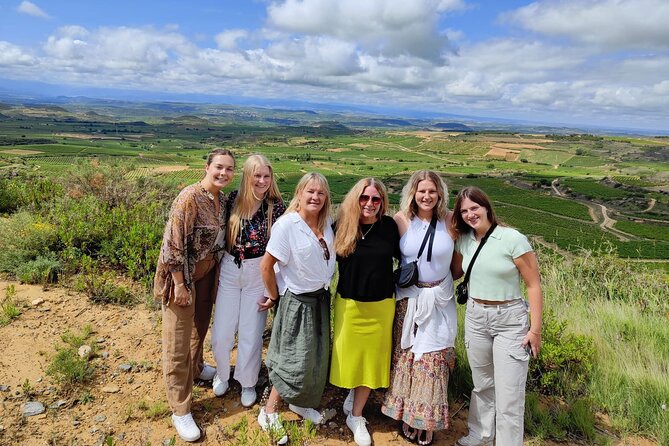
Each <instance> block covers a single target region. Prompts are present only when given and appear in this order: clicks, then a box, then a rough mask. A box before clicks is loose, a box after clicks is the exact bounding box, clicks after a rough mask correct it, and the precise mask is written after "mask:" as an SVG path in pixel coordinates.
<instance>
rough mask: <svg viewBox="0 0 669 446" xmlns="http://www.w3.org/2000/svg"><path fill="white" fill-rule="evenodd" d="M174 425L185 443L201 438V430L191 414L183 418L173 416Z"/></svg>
mask: <svg viewBox="0 0 669 446" xmlns="http://www.w3.org/2000/svg"><path fill="white" fill-rule="evenodd" d="M172 424H173V425H174V427H175V428H176V430H177V433H178V434H179V436H180V437H181V439H182V440H183V441H196V440H197V439H198V438H200V428H199V427H197V424H195V420H193V415H191V414H189V413H187V414H186V415H183V416H178V415H174V414H172Z"/></svg>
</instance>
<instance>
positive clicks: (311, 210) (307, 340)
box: [258, 172, 335, 444]
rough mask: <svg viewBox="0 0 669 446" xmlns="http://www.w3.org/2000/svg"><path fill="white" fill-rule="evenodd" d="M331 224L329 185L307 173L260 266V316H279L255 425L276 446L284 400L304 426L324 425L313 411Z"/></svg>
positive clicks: (326, 326)
mask: <svg viewBox="0 0 669 446" xmlns="http://www.w3.org/2000/svg"><path fill="white" fill-rule="evenodd" d="M331 224H332V221H331V218H330V188H329V186H328V181H327V179H325V177H324V176H323V175H321V174H320V173H316V172H311V173H307V174H306V175H304V176H303V177H302V179H300V181H299V182H298V183H297V187H296V188H295V196H294V197H293V199H292V200H291V202H290V205H289V206H288V209H286V212H285V213H284V215H283V217H281V218H280V219H278V220H277V222H276V223H275V224H274V227H273V228H272V236H271V237H270V239H269V242H268V243H267V249H266V251H265V255H264V256H263V258H262V261H261V263H260V271H261V273H262V278H263V281H264V282H265V289H266V290H267V295H266V298H267V299H266V300H265V302H264V303H263V304H261V308H262V309H267V308H271V307H273V306H274V305H277V310H276V316H275V317H274V322H273V325H272V338H271V339H270V343H269V348H268V351H267V358H266V360H265V364H266V365H267V369H268V370H269V378H270V381H271V384H272V388H271V391H270V394H269V397H268V399H267V404H266V405H265V406H264V407H262V408H261V409H260V414H259V415H258V424H260V426H261V427H262V428H263V430H265V431H271V432H274V433H276V434H277V435H278V437H279V441H278V442H279V444H285V443H286V442H288V437H287V436H286V434H285V431H284V430H283V426H282V424H281V420H280V419H279V414H278V404H279V402H280V401H281V400H284V401H286V402H287V403H289V405H288V408H289V409H290V410H291V411H293V412H295V413H297V414H298V415H300V416H301V417H302V418H305V419H308V420H311V421H312V422H313V423H315V424H320V423H323V422H324V421H325V417H323V415H321V413H319V412H318V411H317V410H316V409H314V408H315V407H317V406H318V405H319V404H320V401H321V397H322V396H323V390H324V389H325V383H326V381H327V371H328V356H329V354H330V291H329V287H330V281H331V280H332V276H333V274H334V269H335V259H334V254H333V242H334V233H333V231H332V227H331ZM275 268H276V270H277V271H276V272H275Z"/></svg>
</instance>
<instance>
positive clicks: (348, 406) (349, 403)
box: [342, 389, 355, 415]
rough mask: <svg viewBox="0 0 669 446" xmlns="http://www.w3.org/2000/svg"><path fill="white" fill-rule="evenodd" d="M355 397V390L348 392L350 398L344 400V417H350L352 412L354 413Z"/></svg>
mask: <svg viewBox="0 0 669 446" xmlns="http://www.w3.org/2000/svg"><path fill="white" fill-rule="evenodd" d="M354 395H355V389H351V391H350V392H348V396H347V397H346V399H345V400H344V405H343V406H342V410H343V411H344V415H348V414H350V413H351V412H353V396H354Z"/></svg>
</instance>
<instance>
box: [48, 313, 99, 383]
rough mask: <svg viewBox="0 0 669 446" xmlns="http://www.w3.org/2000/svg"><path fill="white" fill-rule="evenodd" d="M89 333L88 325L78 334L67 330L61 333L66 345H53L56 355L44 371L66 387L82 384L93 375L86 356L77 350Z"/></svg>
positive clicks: (90, 332)
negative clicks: (80, 354) (83, 356)
mask: <svg viewBox="0 0 669 446" xmlns="http://www.w3.org/2000/svg"><path fill="white" fill-rule="evenodd" d="M91 334H92V330H91V327H90V325H87V326H85V327H84V328H83V329H82V332H81V333H80V334H74V333H72V332H70V331H69V330H68V331H66V332H65V333H63V334H62V335H61V339H62V340H63V342H65V344H66V345H64V346H60V345H57V346H56V347H55V348H56V355H55V356H54V357H53V359H52V360H51V362H50V363H49V366H48V368H47V370H46V373H47V375H49V376H51V377H52V378H53V379H54V380H55V381H56V382H58V383H59V384H61V385H62V386H63V387H64V388H66V389H69V388H72V387H74V386H76V385H78V384H84V383H86V382H88V381H90V379H91V378H92V377H93V373H94V368H93V366H92V364H91V363H90V362H89V360H88V358H87V357H86V358H82V357H80V356H79V354H78V351H77V350H78V348H79V347H81V346H82V345H84V343H85V341H86V340H87V339H88V338H89V337H90V335H91Z"/></svg>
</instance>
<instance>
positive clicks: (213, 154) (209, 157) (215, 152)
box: [207, 147, 237, 166]
mask: <svg viewBox="0 0 669 446" xmlns="http://www.w3.org/2000/svg"><path fill="white" fill-rule="evenodd" d="M218 155H226V156H229V157H230V158H232V162H233V164H235V165H236V164H237V161H235V156H234V155H233V154H232V152H231V151H229V150H228V149H222V148H220V147H219V148H218V149H214V150H212V151H211V152H209V155H207V166H208V165H210V164H211V163H212V161H214V157H216V156H218Z"/></svg>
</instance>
